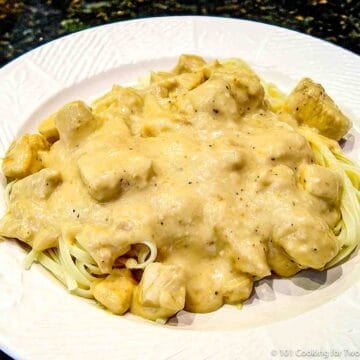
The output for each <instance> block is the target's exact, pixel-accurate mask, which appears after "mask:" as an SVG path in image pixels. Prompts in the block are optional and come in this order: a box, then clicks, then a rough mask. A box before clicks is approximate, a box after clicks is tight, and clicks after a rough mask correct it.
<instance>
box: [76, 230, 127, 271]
mask: <svg viewBox="0 0 360 360" xmlns="http://www.w3.org/2000/svg"><path fill="white" fill-rule="evenodd" d="M122 235H123V234H122V233H121V232H117V231H116V230H115V231H114V229H111V228H106V227H100V226H95V225H94V226H92V225H86V226H84V228H83V230H82V231H81V232H80V233H79V234H78V235H77V236H76V240H77V241H78V242H79V244H80V245H81V246H82V247H83V248H84V249H85V250H87V251H88V252H89V254H90V255H91V256H92V257H93V259H94V260H95V261H96V263H97V264H98V266H99V268H100V270H101V271H102V273H103V274H109V273H111V271H112V266H113V264H114V262H115V260H116V259H117V258H118V257H119V256H122V255H124V254H126V253H127V252H128V251H129V250H130V245H129V243H128V241H126V240H124V238H123V237H122Z"/></svg>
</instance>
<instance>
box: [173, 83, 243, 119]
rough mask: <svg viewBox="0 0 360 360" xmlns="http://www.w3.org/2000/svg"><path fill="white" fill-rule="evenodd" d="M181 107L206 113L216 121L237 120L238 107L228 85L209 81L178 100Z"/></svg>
mask: <svg viewBox="0 0 360 360" xmlns="http://www.w3.org/2000/svg"><path fill="white" fill-rule="evenodd" d="M178 104H179V107H180V108H182V109H186V111H192V112H195V113H197V112H205V113H208V114H209V115H210V116H212V117H213V118H214V119H219V120H222V119H237V118H238V116H239V110H238V106H237V104H236V101H235V99H234V97H233V96H232V94H231V92H230V87H229V85H228V83H227V82H226V81H224V80H222V79H209V80H207V81H206V82H204V83H203V84H201V85H200V86H198V87H196V88H195V89H193V90H191V91H189V92H188V93H187V94H186V95H185V96H184V97H180V99H179V100H178Z"/></svg>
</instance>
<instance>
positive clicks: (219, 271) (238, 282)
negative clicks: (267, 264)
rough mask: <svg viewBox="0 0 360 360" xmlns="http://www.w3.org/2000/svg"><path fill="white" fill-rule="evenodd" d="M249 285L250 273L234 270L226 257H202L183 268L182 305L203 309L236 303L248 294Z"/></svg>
mask: <svg viewBox="0 0 360 360" xmlns="http://www.w3.org/2000/svg"><path fill="white" fill-rule="evenodd" d="M199 260H200V259H199ZM252 285H253V281H252V277H251V275H248V274H244V273H241V272H238V271H236V269H234V268H233V265H232V264H231V262H229V261H227V260H226V259H224V258H221V257H219V258H212V259H202V260H200V261H198V263H197V264H196V265H195V266H194V268H192V269H188V270H187V282H186V304H185V309H186V310H188V311H191V312H200V313H207V312H210V311H214V310H216V309H218V308H219V307H221V306H222V305H223V304H224V303H227V304H239V303H241V302H242V301H244V300H246V299H247V298H248V297H249V296H250V293H251V290H252Z"/></svg>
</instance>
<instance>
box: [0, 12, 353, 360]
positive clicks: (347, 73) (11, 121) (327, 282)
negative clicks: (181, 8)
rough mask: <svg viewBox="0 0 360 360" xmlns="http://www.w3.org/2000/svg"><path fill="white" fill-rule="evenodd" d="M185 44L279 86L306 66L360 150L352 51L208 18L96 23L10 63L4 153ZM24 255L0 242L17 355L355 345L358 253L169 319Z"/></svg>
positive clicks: (3, 309) (2, 108) (242, 351)
mask: <svg viewBox="0 0 360 360" xmlns="http://www.w3.org/2000/svg"><path fill="white" fill-rule="evenodd" d="M182 53H195V54H199V55H202V56H204V57H206V58H208V59H211V58H229V57H241V58H243V59H244V60H246V61H247V62H248V63H249V64H250V65H252V66H253V67H254V69H255V70H256V71H257V72H258V73H259V74H260V75H261V76H262V77H263V78H264V79H265V80H267V81H271V82H274V83H276V84H278V85H280V88H281V89H283V90H284V91H289V90H290V89H291V87H292V86H294V85H295V83H296V82H297V81H298V80H299V79H300V78H301V77H304V76H309V77H311V78H313V79H314V80H316V81H318V82H321V83H322V84H323V85H324V86H325V88H326V89H327V91H328V93H329V94H330V95H331V96H332V97H333V98H334V99H335V100H336V102H337V103H338V104H339V105H340V106H341V107H342V108H343V109H344V111H345V112H346V113H347V114H348V115H349V116H350V117H351V118H352V120H353V122H354V129H353V130H352V136H351V138H350V139H349V142H348V144H347V146H346V150H347V151H348V152H349V153H350V155H351V156H352V157H354V158H356V159H358V160H359V159H360V157H359V154H360V152H359V150H358V148H360V137H359V136H358V135H357V132H356V128H357V126H358V125H359V124H360V94H359V86H358V84H359V83H360V58H359V57H358V56H356V55H355V54H353V53H351V52H348V51H346V50H344V49H341V48H339V47H336V46H334V45H331V44H329V43H326V42H323V41H320V40H317V39H314V38H312V37H309V36H305V35H302V34H299V33H296V32H292V31H289V30H285V29H282V28H278V27H274V26H269V25H264V24H261V23H255V22H249V21H242V20H233V19H221V18H209V17H171V18H153V19H145V20H136V21H128V22H121V23H116V24H111V25H106V26H101V27H97V28H93V29H90V30H86V31H82V32H79V33H76V34H73V35H70V36H67V37H64V38H62V39H59V40H56V41H53V42H51V43H49V44H46V45H44V46H42V47H40V48H38V49H35V50H33V51H31V52H29V53H27V54H26V55H25V56H22V57H20V58H19V59H17V60H15V61H13V62H12V63H10V64H9V65H7V66H5V67H4V68H2V69H1V70H0V114H1V117H0V154H1V155H2V154H3V153H4V151H5V150H6V148H7V147H8V145H9V143H10V142H11V140H12V139H14V138H15V137H16V136H18V135H20V134H22V133H24V132H26V131H33V130H34V129H35V128H36V123H38V122H39V121H40V120H41V119H42V118H43V117H45V116H46V115H47V114H49V113H50V112H52V111H53V110H55V109H57V108H58V107H59V106H61V105H63V104H64V103H65V102H66V101H69V100H73V99H85V100H90V99H91V98H93V97H94V96H95V95H98V94H100V93H102V92H104V91H106V90H107V89H109V88H110V87H111V86H112V85H113V84H115V83H120V84H129V83H131V82H134V81H136V79H137V78H138V77H139V76H141V75H143V74H146V73H147V72H148V71H149V70H154V69H166V68H170V67H171V66H173V65H174V64H175V61H176V58H177V57H178V55H180V54H182ZM1 181H2V182H3V183H4V179H3V178H2V179H1ZM1 191H2V190H1ZM0 195H2V194H0ZM3 211H4V203H3V201H2V200H0V214H2V213H3ZM23 257H24V252H23V251H22V250H21V249H20V248H19V247H18V246H17V245H16V244H15V243H9V242H3V243H0V348H2V349H4V350H6V351H8V352H9V353H10V354H12V355H13V356H15V357H17V358H25V359H50V358H51V359H98V358H103V359H108V358H121V359H123V358H124V359H174V360H175V359H255V358H256V359H269V358H281V357H286V358H288V359H290V358H297V359H298V358H301V357H302V358H305V355H304V352H305V354H306V352H309V351H342V353H343V355H344V356H345V355H346V353H345V351H359V349H360V266H359V263H360V255H356V254H355V255H354V256H353V257H352V258H351V259H350V260H349V261H348V262H346V263H345V264H344V265H342V266H338V267H336V268H334V269H331V270H329V271H327V272H325V273H314V272H311V271H309V272H303V273H301V274H298V275H297V276H295V277H294V278H292V279H287V280H285V279H276V280H274V279H265V280H262V281H261V282H260V284H258V285H257V286H256V289H255V293H254V295H253V296H252V298H251V299H250V300H248V301H247V302H246V304H245V305H244V307H243V309H242V310H241V311H240V310H238V309H237V308H235V307H232V306H224V307H223V308H222V309H220V310H218V311H216V312H213V313H210V314H196V315H194V314H188V313H185V312H181V313H180V314H179V315H178V316H177V317H176V318H175V319H172V320H171V321H170V322H169V324H168V325H167V326H161V325H158V324H153V323H151V322H148V321H145V320H142V319H138V318H136V317H134V316H131V315H130V316H126V317H117V316H114V315H111V314H109V313H107V312H105V311H102V310H100V309H99V308H98V307H97V306H96V305H94V303H92V302H90V301H87V300H84V299H81V298H77V297H75V296H72V295H70V294H68V293H67V292H66V291H65V290H64V288H62V287H61V286H60V285H59V284H58V283H57V282H56V281H55V280H53V278H52V277H51V276H49V275H48V274H47V272H46V271H45V270H43V269H42V268H41V267H40V266H33V267H32V269H31V270H30V271H24V270H23V269H22V265H21V262H22V259H23ZM286 350H289V351H290V352H291V351H292V353H290V352H287V353H286V352H285V351H286ZM281 351H283V352H281ZM291 354H292V355H291ZM301 354H303V355H301ZM358 356H359V357H360V353H359V355H358Z"/></svg>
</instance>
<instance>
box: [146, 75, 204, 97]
mask: <svg viewBox="0 0 360 360" xmlns="http://www.w3.org/2000/svg"><path fill="white" fill-rule="evenodd" d="M154 78H156V76H155V75H153V76H152V85H151V93H152V94H154V95H155V96H157V97H159V96H160V97H171V96H173V97H176V96H179V95H180V94H183V93H186V92H187V91H190V90H192V89H194V88H196V87H197V86H199V85H200V84H201V83H203V82H204V81H205V77H204V74H203V73H202V72H200V71H199V72H195V73H184V74H180V75H172V76H171V77H166V78H165V79H162V80H158V81H157V82H155V80H153V79H154Z"/></svg>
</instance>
